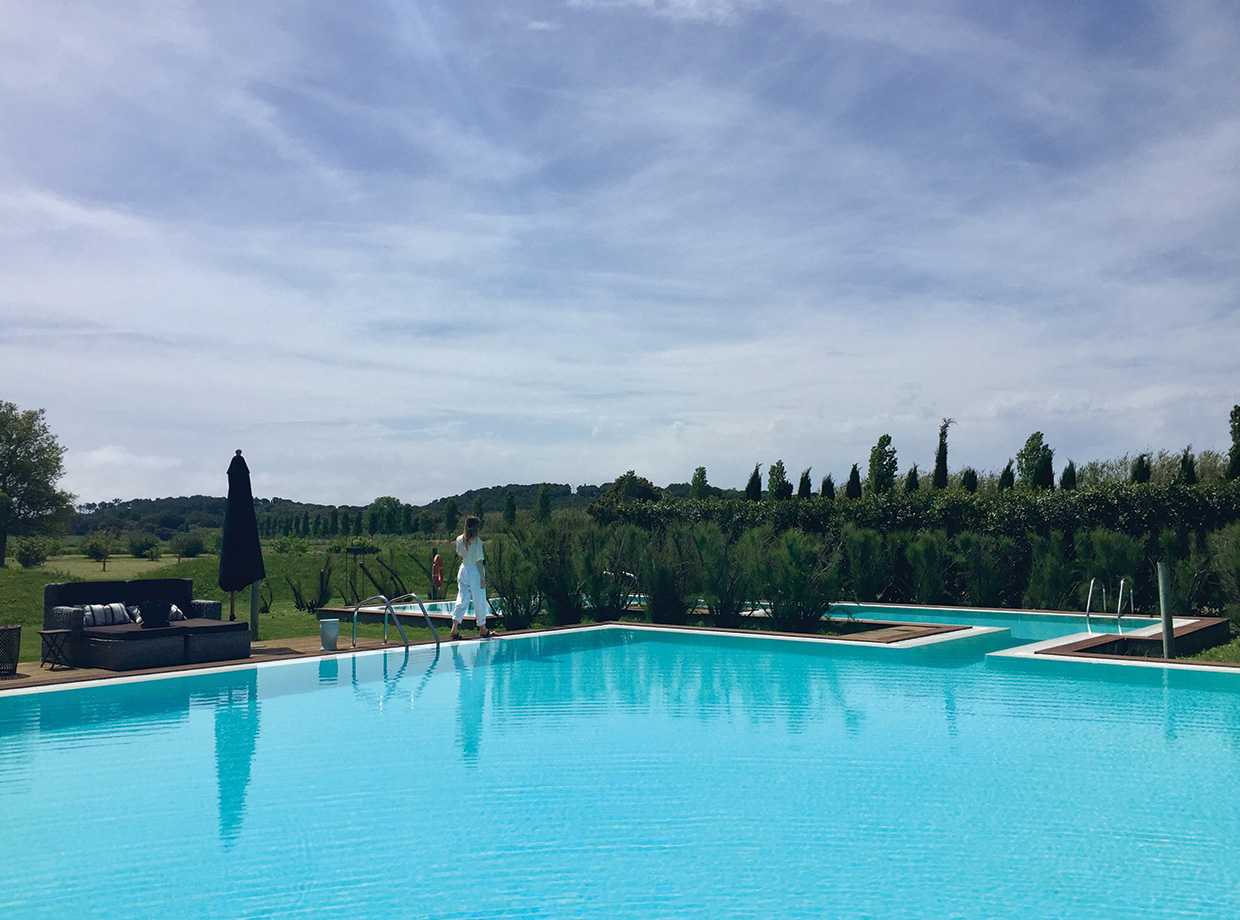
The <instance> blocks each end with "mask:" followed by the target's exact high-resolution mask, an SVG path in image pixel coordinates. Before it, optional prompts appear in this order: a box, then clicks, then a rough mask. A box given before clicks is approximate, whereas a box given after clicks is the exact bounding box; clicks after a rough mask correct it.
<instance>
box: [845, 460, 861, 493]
mask: <svg viewBox="0 0 1240 920" xmlns="http://www.w3.org/2000/svg"><path fill="white" fill-rule="evenodd" d="M844 497H845V498H860V497H861V471H860V470H858V469H857V464H855V463H854V464H853V465H852V472H850V473H849V474H848V485H846V486H845V487H844Z"/></svg>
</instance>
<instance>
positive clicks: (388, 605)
mask: <svg viewBox="0 0 1240 920" xmlns="http://www.w3.org/2000/svg"><path fill="white" fill-rule="evenodd" d="M371 601H383V644H384V645H387V629H388V615H389V614H390V615H391V617H392V619H393V620H395V621H396V628H397V629H399V630H400V637H401V639H403V640H404V642H405V648H409V637H408V636H406V635H405V627H403V626H401V625H400V617H398V616H397V615H396V611H395V610H393V609H392V602H391V601H389V600H388V599H387V598H386V597H384V596H383V595H382V594H376V595H374V596H373V597H368V598H366V600H364V601H358V602H357V603H356V604H354V605H353V646H352V647H353V648H357V612H358V611H359V610H361V609H362V608H363V607H365V606H366V605H367V604H369V603H370V602H371ZM419 603H420V602H419ZM422 612H423V613H425V612H426V611H425V610H423V611H422ZM428 620H429V618H428ZM434 631H435V630H434V627H432V628H431V632H434ZM435 644H436V645H438V644H439V636H438V635H436V636H435Z"/></svg>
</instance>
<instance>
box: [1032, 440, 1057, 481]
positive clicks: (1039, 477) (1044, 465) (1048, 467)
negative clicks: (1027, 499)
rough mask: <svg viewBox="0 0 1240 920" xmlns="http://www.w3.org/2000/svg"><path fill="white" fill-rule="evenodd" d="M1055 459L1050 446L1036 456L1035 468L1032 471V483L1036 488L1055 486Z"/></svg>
mask: <svg viewBox="0 0 1240 920" xmlns="http://www.w3.org/2000/svg"><path fill="white" fill-rule="evenodd" d="M1054 464H1055V460H1054V455H1053V453H1052V452H1051V450H1050V448H1047V449H1046V450H1045V451H1043V453H1042V456H1040V457H1039V458H1038V465H1037V468H1036V469H1034V471H1033V485H1034V488H1037V489H1053V488H1055V466H1054Z"/></svg>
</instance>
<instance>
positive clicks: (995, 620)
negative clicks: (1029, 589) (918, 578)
mask: <svg viewBox="0 0 1240 920" xmlns="http://www.w3.org/2000/svg"><path fill="white" fill-rule="evenodd" d="M848 614H852V616H853V617H855V618H857V619H864V620H894V621H896V622H901V623H957V624H959V625H961V626H1000V627H1006V628H1008V629H1011V631H1012V640H1013V642H1017V643H1025V642H1042V641H1045V640H1046V639H1058V638H1061V637H1063V636H1070V635H1073V634H1074V633H1083V632H1086V631H1088V630H1092V631H1093V632H1095V633H1117V632H1119V631H1120V630H1121V628H1122V630H1123V631H1124V632H1126V633H1127V632H1133V631H1134V630H1137V629H1141V628H1143V627H1147V626H1158V625H1159V623H1160V621H1159V620H1158V619H1154V618H1151V617H1138V616H1125V617H1122V618H1121V619H1120V620H1117V618H1116V617H1115V616H1114V614H1112V615H1107V614H1097V613H1093V614H1090V616H1089V622H1088V624H1086V620H1085V614H1083V613H1064V612H1060V611H1051V610H1007V609H1002V610H992V609H988V608H985V607H922V606H915V605H912V604H854V603H839V604H832V605H831V610H830V615H832V616H835V617H840V616H846V615H848ZM1121 620H1122V622H1121Z"/></svg>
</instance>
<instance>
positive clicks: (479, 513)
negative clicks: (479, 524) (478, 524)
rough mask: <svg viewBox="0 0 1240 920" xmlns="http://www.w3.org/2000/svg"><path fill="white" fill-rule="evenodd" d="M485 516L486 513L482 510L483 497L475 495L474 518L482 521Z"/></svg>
mask: <svg viewBox="0 0 1240 920" xmlns="http://www.w3.org/2000/svg"><path fill="white" fill-rule="evenodd" d="M485 514H486V512H485V511H483V510H482V496H481V495H475V496H474V510H473V515H474V517H476V518H477V519H478V520H480V521H481V520H482V519H483V515H485Z"/></svg>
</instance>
